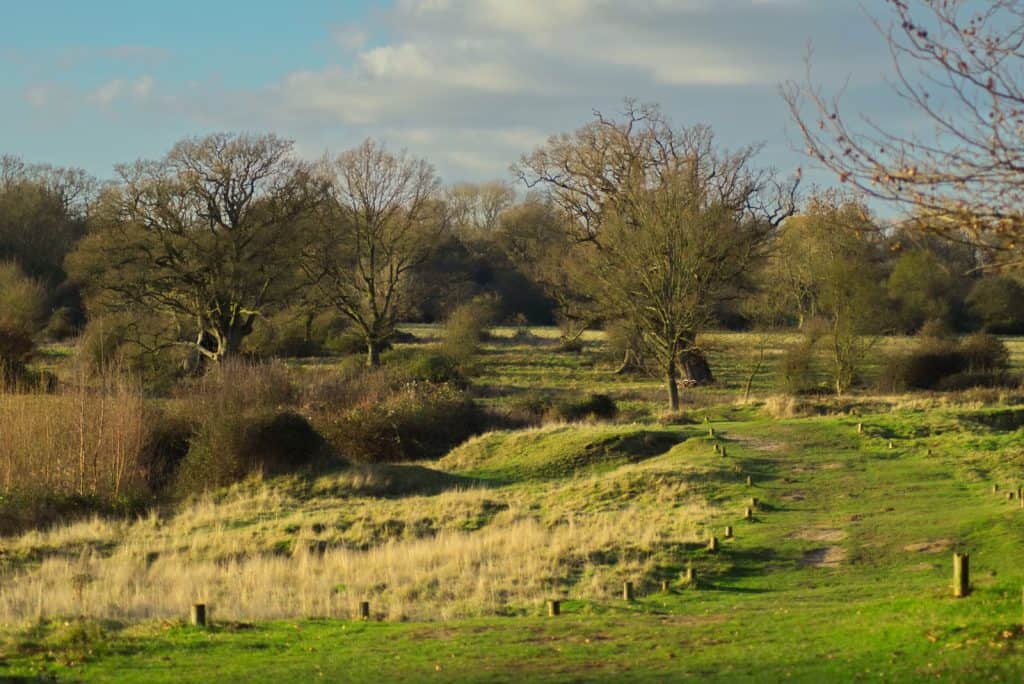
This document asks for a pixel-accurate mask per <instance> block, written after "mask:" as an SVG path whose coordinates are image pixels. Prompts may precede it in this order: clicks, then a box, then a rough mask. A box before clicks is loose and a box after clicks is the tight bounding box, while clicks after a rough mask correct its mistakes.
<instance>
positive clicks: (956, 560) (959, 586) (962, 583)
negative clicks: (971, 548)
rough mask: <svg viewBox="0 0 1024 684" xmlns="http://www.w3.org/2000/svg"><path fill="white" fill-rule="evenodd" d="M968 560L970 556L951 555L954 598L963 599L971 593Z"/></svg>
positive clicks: (963, 554)
mask: <svg viewBox="0 0 1024 684" xmlns="http://www.w3.org/2000/svg"><path fill="white" fill-rule="evenodd" d="M970 560H971V556H970V554H966V553H954V554H953V596H954V597H956V598H963V597H965V596H967V595H968V594H969V593H971V566H970Z"/></svg>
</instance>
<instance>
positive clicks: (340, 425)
mask: <svg viewBox="0 0 1024 684" xmlns="http://www.w3.org/2000/svg"><path fill="white" fill-rule="evenodd" d="M318 427H319V428H320V430H321V432H322V433H323V434H324V436H325V437H326V439H327V441H328V442H329V443H330V445H331V446H332V447H334V449H336V450H337V452H338V453H339V454H340V455H342V456H344V457H346V458H348V459H351V460H353V461H359V462H363V463H387V462H395V461H410V460H416V459H423V458H439V457H440V456H443V455H444V454H445V453H447V452H448V451H449V450H450V449H451V448H452V447H454V446H456V445H458V444H460V443H461V442H463V441H464V440H465V439H467V438H468V437H471V436H472V435H474V434H477V433H478V432H480V431H482V430H483V429H484V428H485V420H484V414H483V412H482V411H481V410H480V408H479V407H478V406H477V405H476V403H475V402H473V401H472V400H471V399H470V398H469V397H468V396H466V395H465V394H464V393H463V392H461V391H460V390H458V389H457V388H455V387H452V386H451V385H434V384H430V383H409V384H407V385H405V386H404V387H402V388H400V389H399V390H397V391H394V392H393V393H392V394H391V395H389V396H388V397H386V398H385V399H384V400H382V401H380V402H378V403H374V404H368V405H359V406H353V407H350V408H347V409H344V410H341V411H337V412H322V413H321V414H320V416H319V420H318Z"/></svg>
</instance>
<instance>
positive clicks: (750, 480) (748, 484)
mask: <svg viewBox="0 0 1024 684" xmlns="http://www.w3.org/2000/svg"><path fill="white" fill-rule="evenodd" d="M747 486H748V487H753V486H754V481H753V480H752V479H751V477H750V476H749V475H747Z"/></svg>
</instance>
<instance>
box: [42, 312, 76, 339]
mask: <svg viewBox="0 0 1024 684" xmlns="http://www.w3.org/2000/svg"><path fill="white" fill-rule="evenodd" d="M75 317H76V315H75V311H74V310H73V309H72V308H71V307H70V306H62V307H60V308H59V309H57V310H56V311H54V312H53V313H52V314H51V315H50V319H49V320H48V321H47V322H46V327H45V328H43V335H44V336H45V337H46V339H48V340H53V341H55V342H60V341H62V340H66V339H69V338H71V337H74V336H75V335H76V334H77V333H78V326H77V324H76V322H75Z"/></svg>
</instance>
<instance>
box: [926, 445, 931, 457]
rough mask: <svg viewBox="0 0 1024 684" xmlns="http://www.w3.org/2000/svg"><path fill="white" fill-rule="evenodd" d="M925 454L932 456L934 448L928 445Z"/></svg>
mask: <svg viewBox="0 0 1024 684" xmlns="http://www.w3.org/2000/svg"><path fill="white" fill-rule="evenodd" d="M925 455H926V456H931V455H932V448H931V447H928V451H926V452H925Z"/></svg>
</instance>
